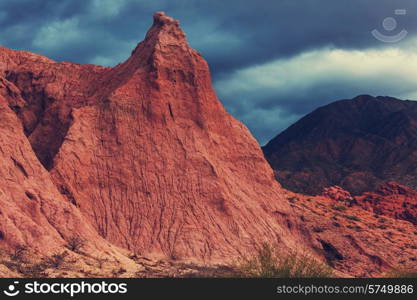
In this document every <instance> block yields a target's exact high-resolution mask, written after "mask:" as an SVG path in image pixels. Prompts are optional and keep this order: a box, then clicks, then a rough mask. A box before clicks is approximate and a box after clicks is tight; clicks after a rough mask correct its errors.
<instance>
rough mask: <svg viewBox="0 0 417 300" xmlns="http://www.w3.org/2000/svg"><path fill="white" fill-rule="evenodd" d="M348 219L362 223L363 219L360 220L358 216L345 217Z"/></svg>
mask: <svg viewBox="0 0 417 300" xmlns="http://www.w3.org/2000/svg"><path fill="white" fill-rule="evenodd" d="M345 218H346V219H348V220H352V221H360V220H361V219H359V218H358V217H357V216H348V215H346V216H345Z"/></svg>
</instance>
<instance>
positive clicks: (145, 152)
mask: <svg viewBox="0 0 417 300" xmlns="http://www.w3.org/2000/svg"><path fill="white" fill-rule="evenodd" d="M0 76H1V82H2V84H3V88H2V89H1V91H2V95H3V97H2V98H1V101H2V102H1V105H2V110H1V111H0V113H1V122H2V123H4V124H3V127H2V129H1V131H0V134H1V136H3V138H2V143H1V152H0V154H1V155H0V159H1V160H3V161H4V164H3V165H6V166H9V167H8V168H6V169H3V170H2V172H5V173H4V174H3V175H4V176H2V178H1V179H0V180H2V181H3V182H1V185H0V188H1V189H2V194H0V196H1V201H3V202H4V203H12V205H10V206H9V207H10V208H5V209H4V210H13V214H17V215H22V217H21V218H22V219H23V218H24V219H25V220H27V221H25V222H26V223H28V224H26V223H25V222H23V221H21V220H19V219H17V217H14V216H13V217H10V216H9V215H8V213H6V211H5V212H4V213H3V214H2V217H3V218H5V216H8V217H9V219H10V218H11V219H10V220H9V221H8V223H7V222H6V221H4V222H3V223H2V224H1V225H2V226H1V230H2V233H3V234H2V235H3V244H5V245H14V244H16V243H23V244H28V243H29V244H31V243H32V241H33V243H35V240H36V243H37V244H39V245H42V244H45V242H46V241H45V239H48V240H54V239H55V240H57V243H59V242H60V240H62V238H64V239H65V238H66V236H67V235H68V234H69V233H70V232H78V233H79V234H80V235H82V236H83V237H84V238H86V239H88V240H89V241H92V242H93V243H94V242H97V243H99V241H101V240H100V237H102V238H104V239H106V240H107V241H110V242H111V243H113V244H115V245H117V246H120V247H123V248H126V249H129V250H131V251H133V252H134V253H137V254H155V255H156V254H159V255H165V256H169V257H171V258H179V257H181V258H183V257H194V258H200V259H202V258H203V259H210V260H216V259H218V260H231V259H234V258H235V257H236V255H239V254H242V253H245V252H246V251H249V250H251V249H253V247H254V246H255V245H257V244H260V243H262V242H263V241H265V240H267V241H270V242H273V243H278V244H279V245H281V246H282V247H283V248H288V247H289V248H293V247H295V245H296V243H297V242H298V241H299V240H301V239H302V236H301V234H299V232H298V228H297V222H296V221H295V220H293V218H292V213H291V209H290V207H289V206H288V204H287V203H286V202H285V201H284V200H283V197H282V189H281V187H280V186H279V184H278V183H277V182H276V181H275V180H274V177H273V172H272V170H271V168H270V167H269V165H268V163H267V162H266V161H265V159H264V158H263V154H262V151H261V149H260V148H259V146H258V145H257V143H256V141H255V139H254V138H253V137H252V136H251V135H250V133H249V131H248V130H247V129H246V127H245V126H243V125H242V124H241V123H240V122H238V121H237V120H235V119H234V118H232V117H231V116H230V115H229V114H228V113H226V111H225V110H224V108H223V106H222V105H221V104H220V102H219V100H218V99H217V97H216V95H215V93H214V91H213V89H212V86H211V80H210V73H209V69H208V65H207V63H206V62H205V60H204V59H203V58H202V57H201V55H200V54H199V53H198V52H196V51H194V50H193V49H191V48H190V47H189V46H188V43H187V41H186V39H185V35H184V33H183V32H182V31H181V29H180V28H179V22H178V21H177V20H174V19H172V18H170V17H168V16H165V15H164V14H163V13H156V14H155V16H154V23H153V25H152V27H151V28H150V30H149V31H148V33H147V35H146V38H145V40H144V41H143V42H141V43H139V45H138V46H137V47H136V49H134V51H133V52H132V56H131V57H130V58H129V59H128V60H127V61H126V62H124V63H122V64H120V65H118V66H116V67H114V68H103V67H99V66H93V65H77V64H72V63H66V62H63V63H57V62H55V61H52V60H50V59H47V58H45V57H42V56H39V55H34V54H31V53H28V52H23V51H13V50H9V49H6V48H1V49H0ZM3 161H2V163H3ZM6 223H7V224H6ZM35 223H37V224H36V226H35ZM288 224H291V228H289V226H288ZM15 227H21V228H18V230H17V229H16V228H15ZM35 229H36V230H35ZM46 231H48V232H46ZM67 232H68V234H67ZM99 236H100V237H99Z"/></svg>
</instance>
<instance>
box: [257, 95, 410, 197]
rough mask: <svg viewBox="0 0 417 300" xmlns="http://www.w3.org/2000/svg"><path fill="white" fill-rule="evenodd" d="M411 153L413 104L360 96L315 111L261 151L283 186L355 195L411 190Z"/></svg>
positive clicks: (297, 189) (391, 99) (305, 190)
mask: <svg viewBox="0 0 417 300" xmlns="http://www.w3.org/2000/svg"><path fill="white" fill-rule="evenodd" d="M416 149H417V102H415V101H402V100H398V99H394V98H389V97H376V98H375V97H372V96H367V95H363V96H358V97H356V98H354V99H352V100H342V101H337V102H334V103H332V104H329V105H326V106H323V107H321V108H318V109H317V110H315V111H313V112H312V113H310V114H308V115H307V116H305V117H303V118H302V119H301V120H299V121H298V122H296V123H295V124H294V125H292V126H290V127H289V128H288V129H287V130H285V131H284V132H282V133H281V134H279V135H278V136H277V137H276V138H274V139H273V140H271V141H270V142H269V143H268V144H267V145H266V146H265V147H264V149H263V150H264V153H265V156H266V158H267V159H268V161H269V162H270V164H271V165H272V167H273V169H274V170H275V171H276V178H277V179H278V180H279V181H280V182H281V184H282V185H283V186H284V187H286V188H289V189H291V190H293V191H297V192H302V193H307V194H321V192H322V190H323V188H324V187H328V186H333V185H338V186H340V187H342V188H344V189H346V190H348V191H349V192H351V193H352V194H354V195H358V194H361V193H363V192H368V191H373V190H375V189H376V188H377V187H378V186H380V185H381V184H383V183H384V182H387V181H395V182H398V183H400V184H402V185H405V186H409V187H411V188H416V187H417V176H416V174H417V150H416Z"/></svg>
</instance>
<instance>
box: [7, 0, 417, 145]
mask: <svg viewBox="0 0 417 300" xmlns="http://www.w3.org/2000/svg"><path fill="white" fill-rule="evenodd" d="M396 9H403V10H404V9H405V10H406V11H397V14H396V12H395V10H396ZM159 10H163V11H166V13H167V14H168V15H170V16H173V17H175V18H177V19H179V20H180V21H181V26H182V28H183V30H184V31H185V32H186V34H187V37H188V40H189V42H190V44H191V46H192V47H193V48H195V49H197V50H199V51H200V52H201V53H202V54H203V56H204V57H205V58H206V59H207V61H208V62H209V64H210V67H211V71H212V75H213V81H214V84H215V88H216V90H217V93H218V95H219V98H220V99H221V101H222V102H223V104H224V105H225V106H226V108H227V110H228V111H229V112H230V113H232V114H233V115H234V116H235V117H236V118H238V119H240V120H241V121H243V122H244V123H245V124H246V125H247V126H248V127H249V129H250V130H251V131H252V133H253V134H254V136H255V137H256V138H257V139H258V140H259V142H260V143H261V144H264V143H266V142H267V141H268V140H269V139H271V138H272V137H274V136H275V135H277V134H278V133H279V132H280V131H282V130H283V129H285V128H286V127H288V126H289V125H290V124H291V123H292V122H294V121H296V120H297V119H299V118H300V117H301V116H303V115H304V114H306V113H309V112H311V111H312V110H313V109H315V108H317V107H318V106H321V105H324V104H327V103H330V102H332V101H335V100H339V99H345V98H353V97H355V96H357V95H359V94H371V95H375V96H377V95H387V96H395V97H399V98H403V99H406V98H408V99H417V30H416V29H417V1H416V0H257V1H254V0H244V1H243V0H227V1H226V0H222V1H219V0H212V1H206V0H204V1H203V0H60V1H56V0H42V1H39V0H13V1H3V0H2V1H0V28H1V30H0V44H1V45H3V46H5V47H9V48H14V49H24V50H29V51H32V52H35V53H39V54H43V55H46V56H49V57H51V58H53V59H55V60H58V61H62V60H65V61H72V62H77V63H94V64H101V65H108V66H112V65H115V64H117V63H119V62H122V61H124V60H125V59H126V58H128V56H129V55H130V52H131V51H132V49H133V48H134V47H135V46H136V44H137V43H138V42H139V41H141V40H142V39H143V37H144V35H145V33H146V31H147V29H148V28H149V26H150V25H151V23H152V14H153V12H155V11H159ZM404 13H405V14H404ZM390 17H391V18H390ZM387 18H388V19H387ZM384 20H385V21H384ZM395 22H396V23H395ZM374 29H377V30H378V32H379V33H380V34H383V35H385V36H386V37H387V38H390V37H391V39H393V38H396V37H402V36H401V34H403V35H404V33H405V32H404V31H407V36H406V37H405V38H403V39H402V40H401V41H398V42H395V43H386V42H382V41H380V40H378V39H376V38H375V37H374V36H373V35H372V34H371V31H372V30H374ZM383 39H385V37H383Z"/></svg>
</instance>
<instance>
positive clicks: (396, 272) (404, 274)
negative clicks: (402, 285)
mask: <svg viewBox="0 0 417 300" xmlns="http://www.w3.org/2000/svg"><path fill="white" fill-rule="evenodd" d="M385 277H387V278H417V270H413V269H407V268H400V269H392V270H391V271H389V272H387V273H386V274H385Z"/></svg>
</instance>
